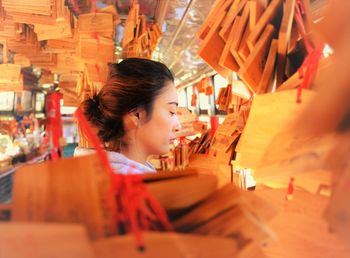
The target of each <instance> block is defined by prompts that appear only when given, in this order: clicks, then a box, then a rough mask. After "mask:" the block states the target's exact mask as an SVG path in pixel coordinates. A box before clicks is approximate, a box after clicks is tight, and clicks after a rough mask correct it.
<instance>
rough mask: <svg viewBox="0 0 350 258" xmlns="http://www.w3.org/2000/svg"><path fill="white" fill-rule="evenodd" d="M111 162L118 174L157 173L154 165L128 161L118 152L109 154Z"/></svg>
mask: <svg viewBox="0 0 350 258" xmlns="http://www.w3.org/2000/svg"><path fill="white" fill-rule="evenodd" d="M107 153H108V158H109V161H110V162H111V165H112V167H113V168H114V170H115V172H116V173H120V174H145V173H155V172H156V170H155V168H154V167H153V166H152V165H149V164H148V163H147V165H144V164H141V163H139V162H136V161H134V160H131V159H128V158H127V157H126V156H124V155H123V154H121V153H118V152H107Z"/></svg>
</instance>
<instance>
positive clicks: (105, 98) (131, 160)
mask: <svg viewBox="0 0 350 258" xmlns="http://www.w3.org/2000/svg"><path fill="white" fill-rule="evenodd" d="M177 106H178V98H177V92H176V89H175V85H174V77H173V75H172V73H171V71H170V70H169V69H168V68H167V67H166V66H165V65H164V64H162V63H159V62H155V61H152V60H147V59H140V58H129V59H125V60H123V61H122V62H120V63H119V64H111V65H110V72H109V77H108V80H107V83H106V84H105V85H104V87H103V88H102V89H101V91H100V92H99V93H98V95H96V96H93V98H92V99H87V100H85V101H84V102H83V103H82V108H83V110H84V113H85V115H86V117H87V119H88V120H89V121H90V122H91V123H92V124H93V125H94V126H95V128H96V129H97V132H98V136H99V137H100V139H101V140H102V142H103V143H104V144H105V148H106V150H107V151H108V156H109V159H110V162H111V164H112V166H113V168H114V169H115V171H116V173H123V174H126V173H129V172H130V173H135V174H142V173H152V172H155V169H154V168H153V167H152V165H151V164H150V163H148V162H147V157H148V156H150V155H161V154H165V153H167V152H168V151H169V144H170V142H171V141H173V140H174V139H175V132H176V131H177V130H178V129H179V127H180V124H179V121H178V119H177V116H176V109H177ZM82 153H86V150H83V149H81V148H78V149H77V150H76V152H75V155H81V154H82Z"/></svg>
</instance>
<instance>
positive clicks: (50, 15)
mask: <svg viewBox="0 0 350 258" xmlns="http://www.w3.org/2000/svg"><path fill="white" fill-rule="evenodd" d="M0 4H1V9H0V24H1V26H0V39H2V40H4V41H5V42H6V43H7V46H8V49H9V50H10V51H12V52H14V53H15V58H14V61H15V62H16V64H18V65H19V66H22V67H26V66H29V65H30V64H33V65H35V66H38V67H40V68H44V69H45V70H49V71H51V72H52V73H57V74H59V75H71V74H81V73H84V76H79V78H80V79H79V83H78V86H79V87H75V88H76V90H77V92H76V93H75V95H78V101H79V102H80V101H82V100H84V99H86V98H89V97H91V95H93V94H96V93H97V92H98V91H99V89H100V88H101V87H102V85H103V84H104V83H105V81H106V77H107V64H108V63H109V62H114V35H115V32H114V31H115V25H117V24H118V23H119V22H120V18H119V16H118V13H117V11H116V9H115V7H114V6H107V7H105V8H102V9H96V10H94V12H92V13H84V14H82V13H77V14H78V19H77V18H76V17H74V16H73V15H72V13H71V12H70V10H69V9H68V7H67V6H66V5H65V1H63V0H37V1H34V2H31V3H25V1H23V0H21V1H20V2H16V3H15V4H14V3H12V2H11V1H9V0H4V1H1V2H0ZM96 53H99V55H96ZM63 77H64V76H63ZM63 77H62V78H63ZM64 84H65V83H63V84H62V85H64ZM68 88H69V90H68ZM68 88H67V87H65V86H64V87H62V88H61V89H63V91H64V93H65V94H68V96H67V100H68V99H70V101H66V103H71V104H73V103H75V100H74V101H73V100H72V94H73V93H72V92H71V91H70V90H72V88H71V87H68ZM65 90H66V91H65ZM74 99H75V98H74ZM71 100H72V101H71ZM75 105H76V104H75Z"/></svg>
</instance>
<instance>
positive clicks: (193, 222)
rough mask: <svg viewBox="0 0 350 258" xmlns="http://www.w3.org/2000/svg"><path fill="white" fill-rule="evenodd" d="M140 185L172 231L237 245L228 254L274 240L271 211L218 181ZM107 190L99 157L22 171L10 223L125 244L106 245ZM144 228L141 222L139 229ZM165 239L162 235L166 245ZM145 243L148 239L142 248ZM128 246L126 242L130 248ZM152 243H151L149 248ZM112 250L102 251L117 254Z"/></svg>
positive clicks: (154, 177)
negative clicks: (77, 230) (69, 227)
mask: <svg viewBox="0 0 350 258" xmlns="http://www.w3.org/2000/svg"><path fill="white" fill-rule="evenodd" d="M67 168H69V169H67ZM72 170H74V173H72ZM67 180H68V181H69V184H67ZM143 180H144V181H145V183H147V189H148V191H149V192H150V194H151V195H153V196H154V197H155V198H156V199H157V200H158V202H159V203H160V204H161V206H162V207H163V208H164V209H165V210H166V212H167V213H168V215H169V216H170V219H171V222H172V223H173V225H174V228H175V230H176V231H179V232H183V233H191V234H199V235H207V236H208V238H205V239H208V240H207V241H215V239H222V241H224V242H225V241H227V242H232V243H235V244H234V245H233V246H232V247H231V248H233V250H235V246H236V247H237V249H238V250H237V251H238V252H240V251H241V250H245V248H247V247H248V246H247V244H248V243H250V242H252V241H255V242H256V244H257V246H258V245H259V243H260V241H261V240H263V239H264V238H265V237H266V236H270V237H271V236H272V237H273V233H272V232H271V230H270V229H269V227H268V226H267V225H266V222H267V221H268V220H270V218H271V217H272V216H273V215H274V213H275V210H274V209H273V208H272V207H270V205H268V204H267V202H265V201H262V200H260V199H259V198H258V197H256V196H255V195H253V194H252V193H248V192H243V191H241V190H239V189H238V188H236V187H234V186H233V185H226V186H225V187H223V188H220V189H218V188H217V178H216V177H215V176H213V175H203V174H198V172H197V171H194V170H187V171H177V172H159V173H157V174H146V175H144V176H143ZM194 185H195V186H196V187H193V186H194ZM110 187H111V182H110V178H109V176H108V174H107V173H106V172H105V170H104V169H103V167H102V164H101V162H100V161H99V159H98V157H97V155H89V156H84V157H79V158H68V159H61V160H57V161H53V162H49V163H42V164H34V165H27V166H23V167H21V168H19V169H18V170H17V171H16V174H15V177H14V187H13V199H12V203H11V204H10V205H9V208H10V209H11V220H12V222H16V221H21V222H55V223H65V224H67V223H79V224H82V225H84V226H85V227H86V229H87V232H88V235H89V238H90V239H91V240H93V241H96V240H98V242H96V244H97V245H108V246H109V245H110V244H108V243H109V242H110V241H111V242H115V241H126V240H122V239H123V238H116V239H115V240H113V241H112V239H109V240H108V239H105V238H106V237H110V236H112V235H116V234H117V232H116V230H115V229H116V227H115V224H114V223H113V219H114V218H115V217H114V216H115V213H114V212H115V211H116V209H115V204H114V198H113V197H112V195H110V193H111V192H110V191H109V190H110ZM135 187H138V186H137V185H136V186H135ZM134 190H135V191H137V190H136V189H134ZM145 205H147V204H146V203H145ZM0 209H1V207H0ZM113 211H114V212H113ZM150 215H152V214H150ZM149 218H150V221H149V223H151V224H154V223H155V225H156V223H157V220H156V218H153V217H152V216H151V217H149ZM146 224H147V223H146ZM146 224H143V223H141V222H140V225H146ZM175 235H176V234H175ZM159 236H160V235H159ZM167 236H168V234H165V235H164V237H165V239H166V238H167ZM213 236H214V237H213ZM183 237H184V238H186V237H185V236H183ZM187 237H188V238H191V237H192V236H191V235H189V236H187ZM193 237H194V236H193ZM212 237H213V238H212ZM179 238H180V239H181V238H182V236H181V235H179ZM198 238H199V239H200V237H199V236H198ZM211 238H212V240H209V239H211ZM223 238H230V239H231V240H229V239H227V240H224V239H223ZM124 239H125V238H124ZM147 239H148V234H146V242H148V240H147ZM157 239H158V241H161V240H159V238H157ZM170 240H171V239H169V241H170ZM130 241H131V239H130V238H129V240H128V242H129V243H130V245H131V242H130ZM203 241H205V240H203ZM217 241H219V240H217ZM161 242H162V241H161ZM156 243H157V241H156V242H153V241H151V242H150V243H149V244H150V245H153V244H156ZM218 244H219V243H218ZM116 246H118V245H116ZM116 246H115V247H112V246H110V247H108V248H107V249H106V250H105V251H107V250H108V249H110V248H113V250H116V249H115V248H116ZM146 247H147V246H146ZM150 248H153V247H152V246H150ZM201 248H202V246H200V245H197V246H193V249H194V250H199V249H201ZM249 248H250V247H249ZM253 249H255V248H253ZM183 251H184V252H185V253H186V252H188V251H187V250H183ZM208 257H211V256H208Z"/></svg>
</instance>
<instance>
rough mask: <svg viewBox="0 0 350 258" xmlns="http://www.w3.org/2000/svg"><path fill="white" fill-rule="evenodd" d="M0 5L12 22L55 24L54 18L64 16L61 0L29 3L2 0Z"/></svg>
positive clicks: (57, 18)
mask: <svg viewBox="0 0 350 258" xmlns="http://www.w3.org/2000/svg"><path fill="white" fill-rule="evenodd" d="M2 6H3V8H4V10H5V12H6V15H7V16H9V17H11V19H12V20H13V21H14V22H17V23H27V24H42V25H56V20H59V19H60V18H62V17H64V8H65V7H64V1H61V0H35V1H31V2H30V3H28V2H27V1H25V0H20V1H16V2H13V1H11V0H2Z"/></svg>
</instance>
